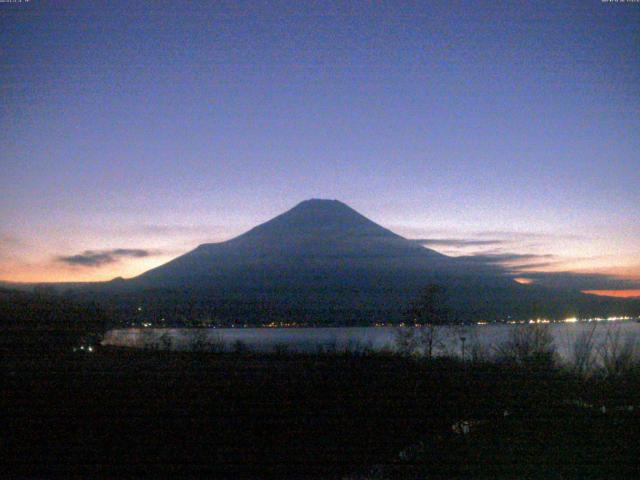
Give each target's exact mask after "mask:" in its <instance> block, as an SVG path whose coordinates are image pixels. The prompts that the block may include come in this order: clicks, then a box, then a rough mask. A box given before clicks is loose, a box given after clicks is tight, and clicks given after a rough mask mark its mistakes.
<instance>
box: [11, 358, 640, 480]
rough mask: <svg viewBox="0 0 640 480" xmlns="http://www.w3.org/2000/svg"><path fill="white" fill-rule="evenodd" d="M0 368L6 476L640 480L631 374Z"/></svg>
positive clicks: (357, 366)
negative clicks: (591, 376) (464, 423)
mask: <svg viewBox="0 0 640 480" xmlns="http://www.w3.org/2000/svg"><path fill="white" fill-rule="evenodd" d="M1 371H2V377H3V378H2V384H3V385H4V386H3V387H2V388H3V394H2V405H1V407H2V414H3V416H4V418H3V422H4V425H5V427H4V428H3V430H2V456H3V457H4V463H5V465H6V469H5V470H4V471H5V473H8V474H11V475H13V474H15V475H19V476H25V475H33V476H40V477H42V476H44V477H53V476H63V477H70V476H74V475H75V476H78V477H83V478H87V477H97V476H102V477H111V478H113V477H125V476H153V477H158V476H172V477H175V476H198V477H202V476H221V477H226V478H243V477H244V478H264V477H269V476H271V477H278V478H303V477H309V478H354V479H355V478H633V477H635V476H636V475H637V474H638V458H639V457H638V455H639V453H640V448H639V446H640V415H639V413H640V412H639V411H638V410H639V408H638V406H639V405H640V400H639V398H638V395H639V394H640V393H639V392H640V382H638V378H637V376H631V377H628V378H627V377H625V378H621V379H608V380H606V379H590V380H588V381H585V380H582V379H579V378H577V377H574V376H572V375H570V374H567V373H565V372H563V371H561V370H558V369H554V368H549V367H547V366H545V365H530V366H518V367H516V366H513V365H511V366H509V365H504V364H496V363H476V364H473V365H470V364H463V363H461V362H460V361H456V360H447V359H442V360H433V361H414V360H411V359H406V358H401V357H397V356H384V355H366V356H357V355H338V354H333V355H287V354H281V355H238V354H230V353H227V354H212V353H170V352H150V351H131V350H124V349H123V350H118V349H100V350H99V351H97V352H96V353H94V354H87V355H78V356H75V355H58V356H50V357H47V358H44V357H38V356H28V355H15V354H14V355H5V357H4V358H3V360H2V370H1ZM603 405H605V409H606V411H605V413H603V411H602V408H601V407H602V406H603ZM631 405H635V409H634V410H633V411H629V409H628V407H629V406H631ZM461 420H462V421H469V422H470V427H469V430H470V431H469V433H468V434H466V435H465V434H461V433H455V432H454V429H452V426H453V425H454V424H455V423H456V422H459V421H461ZM462 428H463V427H462V426H460V429H462Z"/></svg>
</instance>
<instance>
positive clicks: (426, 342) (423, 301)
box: [408, 284, 451, 359]
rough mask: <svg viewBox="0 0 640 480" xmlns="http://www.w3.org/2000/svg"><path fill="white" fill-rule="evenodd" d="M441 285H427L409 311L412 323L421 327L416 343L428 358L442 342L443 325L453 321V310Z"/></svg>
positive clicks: (431, 356)
mask: <svg viewBox="0 0 640 480" xmlns="http://www.w3.org/2000/svg"><path fill="white" fill-rule="evenodd" d="M445 293H446V291H445V289H444V287H442V286H441V285H437V284H430V285H427V286H426V287H425V288H424V290H423V291H422V294H421V295H420V297H419V298H418V299H417V300H416V301H415V302H414V303H413V304H412V305H411V307H410V308H409V311H408V317H409V320H410V323H412V324H413V325H416V326H418V327H419V329H418V333H417V339H416V343H417V345H419V346H420V347H421V348H422V350H423V353H424V355H426V357H427V358H429V359H431V358H433V355H434V353H435V351H436V349H437V348H438V347H439V346H441V344H442V338H441V337H442V335H441V327H442V326H443V325H446V324H448V323H451V312H450V310H449V308H447V305H446V303H445Z"/></svg>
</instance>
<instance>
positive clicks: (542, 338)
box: [496, 325, 555, 366]
mask: <svg viewBox="0 0 640 480" xmlns="http://www.w3.org/2000/svg"><path fill="white" fill-rule="evenodd" d="M496 353H497V355H498V359H499V360H503V361H509V362H514V363H518V364H538V365H549V366H551V365H553V363H554V360H555V358H554V357H555V346H554V344H553V336H552V335H551V330H550V329H549V325H518V326H516V327H513V328H512V329H511V330H510V331H509V338H508V339H507V340H506V341H505V342H504V343H502V344H500V345H498V346H497V347H496Z"/></svg>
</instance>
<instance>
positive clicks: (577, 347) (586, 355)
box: [570, 323, 598, 375]
mask: <svg viewBox="0 0 640 480" xmlns="http://www.w3.org/2000/svg"><path fill="white" fill-rule="evenodd" d="M597 326H598V324H597V323H593V324H591V325H589V328H587V329H586V330H583V331H582V332H580V334H578V336H577V337H576V339H575V341H574V342H573V344H572V345H571V346H570V351H571V356H572V363H573V365H572V366H573V371H574V372H575V373H577V374H579V375H587V374H589V373H590V372H592V371H593V367H594V366H595V363H596V348H595V338H594V335H595V332H596V328H597Z"/></svg>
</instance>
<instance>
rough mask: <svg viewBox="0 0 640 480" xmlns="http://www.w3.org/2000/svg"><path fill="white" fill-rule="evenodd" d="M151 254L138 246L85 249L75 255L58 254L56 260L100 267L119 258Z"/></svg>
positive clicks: (76, 264)
mask: <svg viewBox="0 0 640 480" xmlns="http://www.w3.org/2000/svg"><path fill="white" fill-rule="evenodd" d="M150 255H152V253H151V252H150V251H149V250H144V249H138V248H115V249H113V250H85V251H84V252H82V253H79V254H77V255H69V256H60V257H58V258H57V261H59V262H62V263H66V264H67V265H72V266H82V267H101V266H103V265H108V264H110V263H115V262H117V261H118V260H120V259H121V258H143V257H148V256H150Z"/></svg>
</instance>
